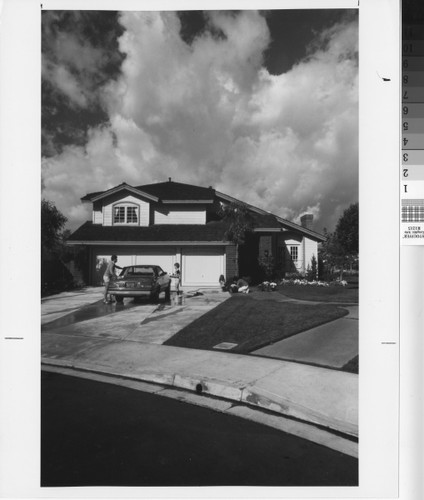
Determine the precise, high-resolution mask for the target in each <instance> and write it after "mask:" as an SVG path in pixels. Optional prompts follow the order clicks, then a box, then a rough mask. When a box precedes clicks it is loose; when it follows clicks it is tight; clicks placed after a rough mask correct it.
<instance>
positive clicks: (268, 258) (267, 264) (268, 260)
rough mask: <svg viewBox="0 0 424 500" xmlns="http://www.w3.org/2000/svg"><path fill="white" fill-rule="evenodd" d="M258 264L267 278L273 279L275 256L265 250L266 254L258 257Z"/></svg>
mask: <svg viewBox="0 0 424 500" xmlns="http://www.w3.org/2000/svg"><path fill="white" fill-rule="evenodd" d="M258 264H259V267H260V268H261V269H262V271H263V273H264V275H265V279H266V280H268V281H271V280H272V279H273V278H274V274H275V263H274V257H273V256H272V255H270V254H269V252H268V251H265V253H264V255H261V256H260V257H258Z"/></svg>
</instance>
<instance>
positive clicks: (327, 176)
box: [41, 10, 358, 232]
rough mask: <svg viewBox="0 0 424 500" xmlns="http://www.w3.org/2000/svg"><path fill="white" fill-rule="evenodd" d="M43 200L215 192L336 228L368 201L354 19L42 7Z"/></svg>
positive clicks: (74, 216)
mask: <svg viewBox="0 0 424 500" xmlns="http://www.w3.org/2000/svg"><path fill="white" fill-rule="evenodd" d="M42 52H43V54H42V154H43V157H42V170H41V174H42V197H43V198H45V199H47V200H49V201H53V202H54V203H55V204H56V206H57V208H58V209H59V210H61V211H62V213H63V214H64V215H65V216H66V217H67V218H68V223H67V228H69V229H71V230H75V229H76V228H77V227H79V226H80V225H81V224H82V223H84V222H85V221H86V220H90V219H91V207H90V205H88V204H83V203H82V202H81V201H80V198H81V197H83V196H84V195H85V194H87V193H90V192H95V191H102V190H106V189H109V188H111V187H113V186H116V185H117V184H120V183H122V182H126V183H128V184H130V185H142V184H150V183H153V182H163V181H166V180H168V178H169V177H171V178H172V180H173V181H176V182H183V183H188V184H195V185H199V186H204V187H209V186H212V187H214V188H215V189H216V190H218V191H221V192H223V193H226V194H228V195H230V196H233V197H235V198H237V199H239V200H242V201H244V202H247V203H250V204H252V205H254V206H257V207H259V208H262V209H264V210H268V211H270V212H271V213H274V214H276V215H279V216H281V217H283V218H286V219H289V220H292V221H294V222H299V218H300V216H301V215H302V214H304V213H312V214H313V215H314V224H315V226H314V228H315V230H316V231H318V232H322V231H323V229H324V228H326V229H328V230H330V231H332V230H334V227H335V225H336V223H337V220H338V219H339V217H340V215H341V214H342V213H343V210H345V209H346V208H347V207H348V206H349V205H350V204H351V203H355V202H357V201H358V16H357V11H356V10H306V11H305V10H302V11H300V10H289V11H284V10H273V11H259V12H258V11H251V10H249V11H217V12H212V11H203V12H202V11H197V12H196V11H195V12H101V11H44V12H43V15H42Z"/></svg>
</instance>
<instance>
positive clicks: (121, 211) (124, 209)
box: [113, 203, 139, 224]
mask: <svg viewBox="0 0 424 500" xmlns="http://www.w3.org/2000/svg"><path fill="white" fill-rule="evenodd" d="M138 214H139V207H138V206H137V205H132V204H129V203H120V204H119V205H115V206H114V207H113V223H114V224H138V220H139V217H138Z"/></svg>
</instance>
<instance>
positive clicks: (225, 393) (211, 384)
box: [41, 358, 358, 438]
mask: <svg viewBox="0 0 424 500" xmlns="http://www.w3.org/2000/svg"><path fill="white" fill-rule="evenodd" d="M41 364H42V365H46V366H56V367H62V368H69V369H73V370H80V371H84V372H88V373H94V374H102V375H109V376H115V377H120V378H125V379H128V380H136V381H140V382H149V383H153V384H159V385H165V386H168V387H174V388H177V389H183V390H188V391H191V392H195V393H197V394H205V395H208V396H213V397H216V398H220V399H227V400H230V401H235V402H238V403H244V404H246V405H248V406H250V407H254V408H259V409H262V410H266V411H269V412H272V413H274V414H278V415H280V416H283V417H291V418H295V419H298V420H300V421H302V422H305V423H308V424H311V425H315V426H319V427H321V428H324V429H327V430H328V431H329V432H337V433H341V434H344V435H347V436H350V437H353V438H357V437H358V426H357V425H353V424H351V423H349V422H347V421H346V422H345V421H340V420H339V419H334V418H331V417H329V416H327V415H323V414H321V413H317V412H314V411H313V410H311V409H309V408H307V407H305V406H302V405H299V404H296V403H294V402H293V401H291V400H289V399H288V398H283V397H281V396H278V395H276V394H272V393H270V392H268V391H266V390H265V389H261V388H259V387H255V386H254V385H253V386H243V385H240V386H239V387H237V386H236V385H228V384H227V383H225V381H222V380H217V379H212V378H207V377H202V378H200V377H199V378H196V377H193V376H190V375H179V374H176V373H163V372H156V371H149V370H148V371H138V372H134V371H132V372H131V371H124V372H123V371H118V370H113V369H112V368H111V367H108V366H102V365H96V366H93V365H92V364H86V363H79V362H75V361H66V360H63V359H51V358H42V359H41Z"/></svg>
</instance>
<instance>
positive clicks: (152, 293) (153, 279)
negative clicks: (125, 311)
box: [109, 265, 171, 302]
mask: <svg viewBox="0 0 424 500" xmlns="http://www.w3.org/2000/svg"><path fill="white" fill-rule="evenodd" d="M161 292H165V299H166V300H169V298H170V293H171V278H170V276H169V275H168V274H167V273H166V272H165V271H164V270H163V269H162V268H161V267H159V266H153V265H152V266H150V265H137V266H128V267H124V268H123V269H122V271H121V273H120V274H119V276H117V278H116V279H114V280H112V281H111V283H110V285H109V293H110V295H113V296H115V298H116V300H117V302H122V301H123V300H124V297H149V298H150V299H151V300H154V301H157V300H158V299H159V294H160V293H161Z"/></svg>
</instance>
